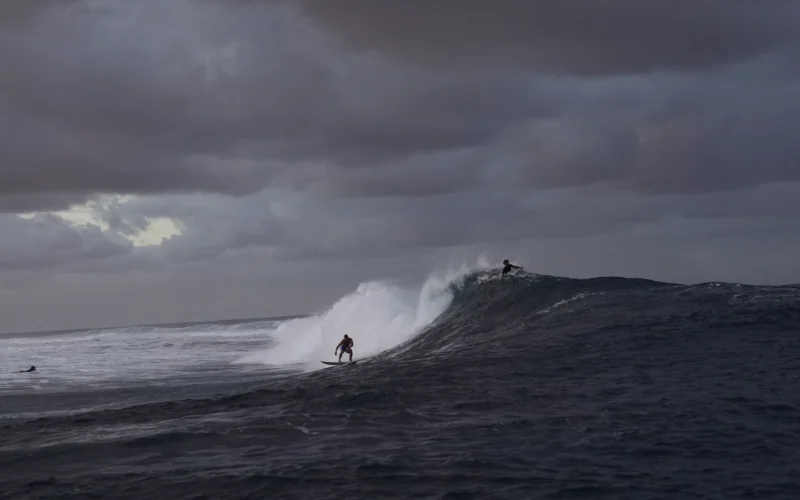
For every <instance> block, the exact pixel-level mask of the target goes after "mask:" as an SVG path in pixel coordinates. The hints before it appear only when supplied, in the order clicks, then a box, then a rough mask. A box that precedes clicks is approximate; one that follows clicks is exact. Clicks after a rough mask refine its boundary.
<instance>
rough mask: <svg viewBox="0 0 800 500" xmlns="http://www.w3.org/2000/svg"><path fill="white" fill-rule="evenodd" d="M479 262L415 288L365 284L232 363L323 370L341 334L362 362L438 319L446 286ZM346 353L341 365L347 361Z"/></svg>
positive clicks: (448, 298)
mask: <svg viewBox="0 0 800 500" xmlns="http://www.w3.org/2000/svg"><path fill="white" fill-rule="evenodd" d="M489 267H490V266H489V264H488V262H487V260H486V259H485V258H484V257H481V258H479V259H478V263H477V265H476V266H468V265H466V264H462V265H461V266H459V267H458V268H457V269H449V270H448V271H446V272H444V273H443V275H437V274H435V273H434V274H431V275H430V276H429V277H428V278H427V279H426V280H425V282H424V284H423V285H422V286H421V287H420V288H419V289H415V290H412V289H406V288H402V287H399V286H397V285H394V284H391V283H385V282H368V283H362V284H360V285H359V286H358V288H357V289H356V291H355V292H353V293H351V294H349V295H346V296H344V297H342V298H341V299H339V301H338V302H336V303H335V304H334V305H333V306H332V307H331V308H330V309H328V310H327V311H326V312H324V313H321V314H318V315H314V316H309V317H306V318H299V319H295V320H291V321H287V322H285V323H282V324H281V325H280V326H278V328H277V329H276V330H275V332H274V333H273V334H272V340H273V345H272V346H271V348H269V349H268V350H265V351H260V352H255V353H253V354H250V355H247V356H245V357H243V358H241V359H239V360H238V361H237V363H261V364H268V365H283V366H285V365H300V366H301V367H302V368H304V369H306V370H316V369H319V368H324V365H322V364H321V363H320V361H321V360H327V361H334V360H336V359H338V355H337V356H334V349H335V348H336V345H337V344H338V342H339V341H340V340H341V339H342V336H343V335H344V334H347V335H349V336H350V337H352V338H353V341H354V345H353V354H354V356H353V359H354V360H356V359H363V358H365V357H368V356H372V355H375V354H378V353H380V352H382V351H385V350H387V349H391V348H392V347H395V346H397V345H400V344H402V343H403V342H405V341H407V340H409V339H411V338H413V337H414V336H416V335H417V334H419V333H420V332H422V331H423V330H424V329H425V328H426V327H427V326H428V325H430V324H431V323H432V322H433V321H434V320H435V319H436V318H437V317H439V316H440V315H441V314H442V313H443V312H444V311H445V310H446V309H447V308H448V307H449V306H450V303H451V302H452V300H453V294H452V292H451V290H450V285H451V284H452V283H454V282H455V281H457V280H460V279H462V278H463V277H464V276H466V275H467V274H469V273H470V272H473V271H476V270H480V269H487V268H489ZM347 359H348V355H347V354H345V355H344V357H343V358H342V360H343V361H344V360H347Z"/></svg>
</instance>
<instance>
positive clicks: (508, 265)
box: [501, 259, 522, 276]
mask: <svg viewBox="0 0 800 500" xmlns="http://www.w3.org/2000/svg"><path fill="white" fill-rule="evenodd" d="M512 269H522V266H515V265H514V264H511V263H510V262H508V259H505V260H504V261H503V274H502V275H501V276H505V275H506V274H508V273H509V271H511V270H512Z"/></svg>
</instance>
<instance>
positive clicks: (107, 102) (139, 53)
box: [0, 0, 800, 211]
mask: <svg viewBox="0 0 800 500" xmlns="http://www.w3.org/2000/svg"><path fill="white" fill-rule="evenodd" d="M295 5H299V6H301V7H303V8H304V9H305V11H304V12H306V13H310V14H311V19H312V20H314V21H316V22H318V23H319V26H323V27H324V28H325V29H332V32H334V33H336V34H338V35H345V36H347V37H348V39H349V36H350V35H352V37H353V40H354V41H355V42H359V41H360V42H363V43H367V42H370V43H374V47H376V48H378V49H380V50H381V52H379V53H376V54H374V53H367V52H347V51H345V50H341V48H340V47H338V46H337V45H336V44H335V43H333V40H334V39H335V38H332V37H333V36H334V35H331V34H329V33H328V32H327V31H324V30H323V31H319V29H318V28H317V27H316V26H314V25H312V24H309V23H308V22H307V21H306V19H305V18H304V17H302V16H301V15H300V13H299V11H298V10H297V9H295V8H294V7H293V6H295ZM325 5H327V3H318V2H313V1H311V2H289V3H288V4H287V3H282V2H244V3H237V4H234V5H230V4H224V5H222V4H218V3H215V2H192V1H190V0H182V1H177V2H169V3H164V2H154V1H143V2H137V3H123V2H113V1H112V2H107V3H105V4H102V6H101V7H96V6H94V7H93V6H92V4H89V3H81V2H77V3H74V4H72V8H69V9H65V8H61V9H56V8H53V7H52V6H50V7H51V8H49V9H44V10H42V11H41V12H39V13H38V15H33V14H31V13H30V12H29V11H28V12H27V14H26V15H25V16H23V18H24V19H25V21H26V22H24V23H22V22H21V23H20V24H19V27H18V28H17V29H15V30H9V31H7V32H4V33H3V35H2V38H0V56H2V60H3V61H4V64H5V67H6V68H7V70H8V72H7V73H8V74H7V77H6V78H3V79H2V80H0V117H2V121H3V123H4V125H3V127H4V129H5V130H6V131H7V132H8V133H6V134H3V135H2V137H0V153H2V158H3V165H4V166H3V168H2V169H0V209H3V210H7V211H21V210H30V209H31V208H32V207H34V206H37V205H38V204H41V205H39V206H40V207H41V208H42V209H50V208H54V207H57V208H60V207H63V206H65V205H67V204H69V203H73V202H75V201H77V200H85V199H88V198H90V197H91V196H92V195H93V194H96V193H102V192H106V193H108V192H117V193H134V194H156V193H191V192H215V193H223V194H229V195H235V196H241V195H246V194H252V193H255V192H258V191H259V190H261V189H263V188H264V187H267V186H284V187H293V188H297V189H311V190H314V191H315V192H318V193H320V194H324V195H332V196H383V195H392V196H415V195H421V196H432V195H436V194H440V193H445V192H453V191H458V190H469V189H476V188H479V187H481V186H483V187H491V186H494V185H495V184H496V183H501V184H503V183H508V182H510V180H511V179H514V182H516V183H518V185H519V187H520V188H524V189H531V188H539V187H557V188H558V187H565V186H583V185H587V184H593V183H612V184H613V185H615V186H616V187H617V188H618V189H622V190H643V191H649V192H659V191H670V192H683V191H687V190H689V191H694V190H704V191H714V190H719V189H738V188H743V187H747V186H753V185H758V184H759V183H763V182H771V181H776V180H784V179H795V178H797V175H798V169H796V168H794V167H793V165H794V164H795V163H796V160H797V158H798V148H799V146H797V143H796V141H794V140H792V138H793V136H794V135H795V130H794V125H793V123H794V121H795V117H796V116H797V115H798V112H799V111H800V109H798V104H797V103H798V102H800V99H798V96H797V93H798V91H797V90H796V89H798V88H800V85H798V83H800V82H799V81H798V80H799V78H798V75H797V74H795V73H791V72H787V71H786V70H785V66H786V60H787V59H785V58H784V59H780V57H781V54H786V52H785V51H786V50H790V49H792V48H794V47H795V46H794V45H792V44H793V43H794V39H793V38H792V36H793V35H792V34H793V33H796V32H798V31H800V30H792V29H789V28H791V27H796V26H797V22H796V20H797V17H796V16H795V15H794V14H795V10H796V9H795V8H794V4H792V3H790V2H783V1H776V2H774V3H770V4H769V6H768V7H767V6H759V8H758V9H755V7H753V6H752V5H751V4H749V3H744V2H735V3H733V4H729V3H725V5H724V6H723V4H722V3H720V2H712V1H706V2H699V3H698V2H693V3H692V4H691V5H689V4H688V3H679V4H678V5H677V6H670V8H669V9H655V8H653V7H652V6H646V7H645V6H643V5H641V4H639V3H633V2H630V1H620V2H611V3H604V4H603V6H602V7H601V6H600V5H599V4H591V3H590V4H587V5H586V6H583V7H582V8H581V9H580V10H575V9H567V8H566V7H564V6H563V5H561V4H557V5H556V3H552V2H551V3H544V2H533V3H530V2H528V3H520V2H508V3H504V4H503V7H502V8H491V9H490V8H487V7H485V4H483V3H480V4H478V3H476V2H466V3H463V4H462V3H459V4H458V5H459V8H458V9H455V8H454V7H446V6H439V7H437V9H433V10H432V11H431V12H427V13H426V14H425V15H422V13H421V12H420V10H419V9H421V7H420V5H421V4H418V3H411V4H405V3H404V4H403V7H402V8H400V7H398V5H399V4H398V5H395V4H391V5H384V3H382V2H377V3H374V4H373V3H369V4H364V5H362V4H361V3H359V2H349V3H345V4H343V5H339V4H338V3H337V7H336V9H333V10H331V9H329V8H328V7H325ZM443 5H445V4H443ZM447 5H450V4H447ZM381 6H382V7H385V8H386V9H388V10H380V9H379V7H381ZM723 7H724V8H723ZM397 9H400V11H398V10H397ZM392 12H393V13H394V14H395V15H394V16H389V15H388V13H392ZM18 14H19V13H18ZM623 14H624V15H623ZM359 16H361V17H359ZM380 16H384V17H380ZM748 16H749V17H748ZM358 19H361V20H362V21H364V20H367V21H370V22H368V23H366V24H364V23H361V22H358V23H357V22H356V20H358ZM408 19H418V20H422V21H420V23H421V25H419V26H416V25H415V26H416V27H415V29H416V28H419V31H414V33H413V36H412V34H411V33H406V32H405V31H404V28H403V26H405V24H403V23H404V22H406V21H407V20H408ZM745 19H747V20H748V21H747V23H744V20H745ZM381 20H383V22H378V21H381ZM404 20H405V21H404ZM712 20H714V22H713V23H712V22H711V21H712ZM612 21H615V22H621V23H622V25H621V26H617V25H614V24H612ZM441 23H445V25H447V26H450V27H451V28H452V29H447V30H441V29H438V27H439V26H440V25H442V24H441ZM529 23H533V25H534V26H538V27H539V29H528V28H527V27H529ZM587 23H588V24H587ZM588 25H591V26H592V27H593V28H592V29H578V28H580V27H584V28H586V26H588ZM265 26H266V27H269V28H270V29H265V28H264V27H265ZM365 26H366V28H365ZM373 26H383V27H384V28H385V29H381V30H380V31H379V33H372V31H371V30H372V29H373V28H371V27H373ZM358 27H361V28H363V29H365V30H366V31H363V30H361V29H356V28H358ZM522 27H526V29H525V30H523V31H524V33H525V36H523V32H522V31H520V32H519V33H517V31H515V30H520V29H522ZM612 28H614V29H612ZM348 30H352V31H353V32H352V33H350V31H348ZM679 32H685V33H684V34H683V36H678V35H677V33H679ZM348 33H350V35H348ZM470 33H471V34H472V36H471V37H470V36H466V35H467V34H470ZM667 33H669V34H671V36H666V34H667ZM686 33H689V35H690V36H686ZM700 34H702V36H703V37H705V38H707V40H706V42H707V43H706V44H705V45H702V44H698V43H696V40H694V38H692V37H693V36H695V35H696V36H700ZM656 35H658V36H656ZM661 35H664V36H663V37H662V36H661ZM672 35H674V36H672ZM437 37H441V38H443V39H442V40H440V39H439V38H437ZM734 38H735V40H733V39H734ZM64 40H69V43H65V42H64ZM134 40H137V42H136V43H134V42H133V41H134ZM141 40H146V43H140V42H139V41H141ZM448 40H449V41H448ZM631 40H635V41H636V43H632V42H631ZM708 40H712V42H713V43H712V42H708ZM732 40H733V41H732ZM420 41H422V42H424V43H425V44H426V45H425V46H426V47H427V49H426V50H425V51H424V52H425V53H426V54H430V55H432V56H435V54H436V50H437V49H436V47H439V46H441V47H442V50H445V49H446V50H447V51H448V53H449V51H451V50H454V46H455V45H459V44H461V45H463V46H464V50H465V52H464V53H466V54H472V52H471V51H472V50H473V49H475V48H478V47H482V48H484V49H485V50H486V52H485V53H482V52H479V53H477V55H475V57H474V58H472V56H470V57H471V58H472V59H475V60H476V62H478V60H479V59H480V57H479V56H481V55H483V56H486V57H488V58H490V59H491V60H494V61H503V60H506V59H507V58H504V57H501V56H498V55H496V54H495V51H503V50H510V51H511V52H510V53H514V54H516V53H517V52H516V51H518V49H525V50H531V51H533V52H534V53H536V51H537V50H539V49H537V47H549V48H548V49H547V50H548V51H550V52H548V54H550V55H548V56H547V57H548V58H552V59H553V61H556V62H558V63H559V64H563V65H566V66H570V67H572V66H576V68H575V71H574V72H577V73H581V71H580V68H579V67H578V66H580V64H582V63H585V61H583V60H582V59H581V58H582V57H583V56H580V54H584V53H585V52H586V48H587V47H595V48H596V50H598V51H600V52H601V53H602V54H601V55H602V57H600V56H597V57H592V58H591V61H595V62H596V63H597V64H606V65H607V66H608V68H609V71H626V72H628V71H640V72H641V71H645V70H653V72H650V73H641V74H639V75H636V76H626V75H619V76H608V77H604V78H577V77H570V78H554V77H552V76H549V75H547V74H546V73H544V74H543V73H542V72H541V71H536V68H532V67H531V66H530V65H529V64H527V63H526V61H527V56H525V57H524V58H523V59H516V58H511V59H508V60H507V62H508V64H505V65H504V67H503V68H502V69H495V70H486V68H483V69H480V70H479V69H478V67H477V66H476V67H474V68H472V69H469V70H465V69H464V68H463V67H462V66H460V65H458V64H457V62H458V51H455V53H454V57H453V61H452V64H450V63H447V62H446V61H441V63H440V64H438V65H437V66H436V67H434V68H431V67H415V66H402V65H397V64H394V62H393V60H392V59H387V58H385V57H382V54H390V55H391V54H394V52H395V51H401V49H402V47H405V45H404V44H409V46H410V47H411V49H412V50H411V52H410V53H409V54H411V53H414V49H413V47H414V44H416V43H420ZM434 42H436V43H434ZM657 42H659V43H657ZM709 43H711V45H710V48H708V49H707V50H706V49H704V48H702V47H709ZM781 44H783V45H781ZM370 46H372V45H370ZM623 46H624V47H623ZM515 47H516V48H515ZM576 47H580V48H581V49H580V50H576V49H575V48H576ZM625 47H627V49H625V50H623V49H624V48H625ZM395 49H396V50H395ZM551 49H552V50H551ZM556 49H558V50H556ZM634 49H635V54H633V53H632V52H631V51H633V50H634ZM712 49H713V50H712ZM768 50H774V51H775V52H774V54H775V55H774V56H770V55H764V54H767V51H768ZM759 55H764V57H761V58H758V57H757V56H759ZM579 56H580V57H579ZM678 56H681V57H682V58H683V59H681V57H678ZM640 59H641V61H640ZM548 60H549V59H548ZM582 61H583V62H582ZM591 61H590V63H587V64H588V66H587V70H591V68H592V67H593V66H592V65H593V64H595V63H594V62H591ZM637 61H639V62H637ZM642 61H652V65H645V66H641V64H639V63H640V62H642ZM737 61H739V62H738V63H737V64H733V65H730V63H734V62H737ZM723 62H725V63H729V65H728V66H726V67H720V68H716V69H713V70H712V69H709V70H708V71H704V72H699V73H696V74H692V73H685V72H684V73H677V74H670V73H667V72H665V71H659V70H667V69H669V68H671V67H673V66H675V65H677V66H682V67H683V68H684V69H687V70H688V69H691V68H693V67H694V66H695V65H700V64H703V65H711V66H713V65H714V64H717V63H723ZM544 69H547V68H546V67H545V68H544ZM754 163H758V164H759V167H758V168H753V164H754Z"/></svg>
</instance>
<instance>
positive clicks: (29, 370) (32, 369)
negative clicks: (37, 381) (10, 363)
mask: <svg viewBox="0 0 800 500" xmlns="http://www.w3.org/2000/svg"><path fill="white" fill-rule="evenodd" d="M35 371H36V367H35V366H31V367H30V368H28V369H27V370H20V371H18V372H17V373H28V372H35Z"/></svg>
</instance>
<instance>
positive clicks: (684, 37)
mask: <svg viewBox="0 0 800 500" xmlns="http://www.w3.org/2000/svg"><path fill="white" fill-rule="evenodd" d="M297 3H299V4H301V5H302V6H303V8H304V9H305V10H306V12H308V13H309V14H310V16H311V17H312V18H313V19H314V20H315V21H317V22H319V23H320V24H321V25H322V26H325V27H326V28H329V29H331V30H332V31H333V32H335V33H336V34H337V35H338V36H339V38H340V39H341V40H343V41H344V42H345V43H346V44H348V45H349V46H351V47H354V48H356V49H361V50H380V51H382V52H384V53H386V54H389V55H390V56H393V57H397V58H399V59H400V60H403V61H410V62H414V63H423V64H428V65H434V66H438V65H442V64H443V65H446V66H451V65H454V64H457V65H460V66H464V67H476V66H478V67H484V68H485V67H487V66H488V67H504V66H506V67H507V66H512V67H519V66H526V67H528V68H531V69H533V70H536V71H544V72H552V73H567V74H603V73H629V72H647V71H652V70H658V69H664V68H668V69H672V68H680V69H686V70H692V69H702V68H707V67H709V66H714V65H719V64H726V63H731V62H736V61H741V60H743V59H747V58H752V57H757V56H759V55H763V54H766V53H769V52H770V51H771V50H774V49H776V48H780V47H782V46H783V45H784V44H786V43H796V42H797V40H798V36H800V34H798V30H797V23H798V16H800V6H798V4H797V3H796V2H794V1H792V0H777V1H771V2H749V1H746V0H676V1H671V2H659V3H652V2H640V1H637V0H612V1H602V2H601V1H589V2H581V3H571V2H559V1H554V0H506V1H504V2H500V3H494V4H491V5H490V4H488V3H486V2H484V1H481V0H444V1H440V2H437V3H436V4H435V5H434V4H431V3H430V2H426V1H423V0H409V1H406V2H394V1H392V0H342V1H340V2H329V1H326V0H298V2H297Z"/></svg>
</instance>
